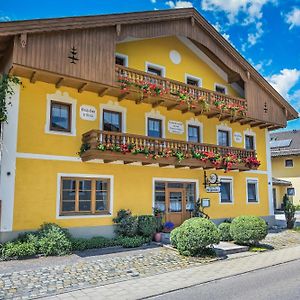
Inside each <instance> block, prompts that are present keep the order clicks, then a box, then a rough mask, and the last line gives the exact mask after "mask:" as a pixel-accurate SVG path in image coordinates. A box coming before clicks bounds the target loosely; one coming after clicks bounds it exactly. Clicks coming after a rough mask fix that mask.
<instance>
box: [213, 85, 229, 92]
mask: <svg viewBox="0 0 300 300" xmlns="http://www.w3.org/2000/svg"><path fill="white" fill-rule="evenodd" d="M215 91H216V92H218V93H221V94H226V92H227V91H226V86H224V85H221V84H217V83H216V84H215Z"/></svg>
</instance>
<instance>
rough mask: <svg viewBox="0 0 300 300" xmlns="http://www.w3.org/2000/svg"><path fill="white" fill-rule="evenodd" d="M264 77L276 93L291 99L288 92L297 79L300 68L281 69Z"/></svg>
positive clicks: (299, 76) (299, 77)
mask: <svg viewBox="0 0 300 300" xmlns="http://www.w3.org/2000/svg"><path fill="white" fill-rule="evenodd" d="M266 79H267V80H268V81H269V83H270V84H271V85H272V86H273V87H274V89H275V90H276V91H277V92H278V93H280V94H281V95H282V96H283V97H285V98H287V99H291V95H290V94H289V92H290V90H291V89H292V88H293V87H294V86H295V85H296V84H297V82H298V81H299V79H300V70H297V69H283V70H281V71H280V73H279V74H274V75H272V76H269V77H267V78H266Z"/></svg>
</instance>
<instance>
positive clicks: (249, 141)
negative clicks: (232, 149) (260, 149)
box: [245, 135, 254, 150]
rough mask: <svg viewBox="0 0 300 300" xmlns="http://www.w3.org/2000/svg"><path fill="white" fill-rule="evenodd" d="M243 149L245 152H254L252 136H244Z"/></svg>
mask: <svg viewBox="0 0 300 300" xmlns="http://www.w3.org/2000/svg"><path fill="white" fill-rule="evenodd" d="M245 147H246V150H254V136H252V135H245Z"/></svg>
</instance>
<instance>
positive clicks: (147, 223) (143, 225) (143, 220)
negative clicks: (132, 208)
mask: <svg viewBox="0 0 300 300" xmlns="http://www.w3.org/2000/svg"><path fill="white" fill-rule="evenodd" d="M156 226H157V224H156V218H155V217H154V216H152V215H144V216H139V217H138V233H139V234H140V235H142V236H145V237H152V236H153V234H154V233H155V232H156Z"/></svg>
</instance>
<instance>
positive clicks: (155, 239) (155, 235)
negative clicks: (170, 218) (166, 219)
mask: <svg viewBox="0 0 300 300" xmlns="http://www.w3.org/2000/svg"><path fill="white" fill-rule="evenodd" d="M161 237H162V236H161V232H156V233H155V234H154V241H155V242H157V243H159V242H161Z"/></svg>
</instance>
